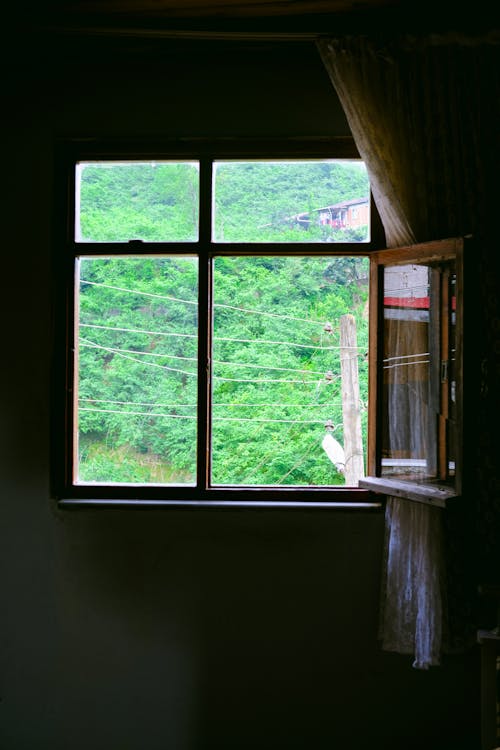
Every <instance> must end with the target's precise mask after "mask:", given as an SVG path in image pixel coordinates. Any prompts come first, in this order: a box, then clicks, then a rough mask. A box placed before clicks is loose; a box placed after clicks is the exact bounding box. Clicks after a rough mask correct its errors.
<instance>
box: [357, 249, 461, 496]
mask: <svg viewBox="0 0 500 750" xmlns="http://www.w3.org/2000/svg"><path fill="white" fill-rule="evenodd" d="M471 242H472V238H461V237H458V238H448V239H444V240H438V241H435V242H427V243H422V244H416V245H410V246H405V247H398V248H394V249H390V250H381V251H378V252H374V253H372V254H371V256H370V355H369V356H370V367H369V420H368V425H369V428H368V461H367V476H366V477H364V478H363V479H362V480H360V482H359V486H360V487H364V488H365V489H369V490H371V491H372V492H375V493H377V494H382V495H392V496H396V497H401V498H404V499H407V500H412V501H417V502H423V503H427V504H430V505H436V506H439V507H445V506H446V504H447V502H448V501H449V500H450V499H452V498H456V497H458V496H460V495H461V494H462V485H463V403H464V399H463V371H464V359H463V338H464V316H463V307H464V306H463V296H464V255H465V252H464V251H465V246H466V245H468V244H470V243H471ZM469 252H470V250H468V251H467V253H469ZM448 261H453V262H454V264H455V268H456V309H455V314H456V322H455V341H456V347H455V349H456V350H455V363H454V367H455V383H456V387H455V401H456V420H455V426H454V429H455V431H456V432H455V441H456V456H455V477H454V481H453V482H452V483H451V485H450V483H447V484H445V483H444V482H443V483H441V482H440V481H439V480H438V479H436V480H435V481H429V482H425V483H421V482H416V481H411V480H398V479H391V478H388V477H384V476H383V475H382V470H381V465H382V413H381V410H382V396H381V393H382V382H383V374H382V366H383V362H382V359H383V354H382V351H383V333H382V332H383V304H384V299H383V297H384V289H383V274H384V269H385V268H387V267H389V266H398V265H407V264H430V265H432V264H441V263H446V262H448ZM443 304H444V303H443ZM439 314H440V315H441V311H440V312H439ZM440 335H441V345H442V346H445V347H446V346H447V343H448V342H447V339H446V336H447V330H446V326H444V327H443V328H442V329H441V334H440ZM438 377H439V375H437V376H436V375H434V379H435V380H436V381H437V382H436V383H435V385H434V387H436V388H438V389H439V388H441V389H442V388H443V386H440V385H439V381H438V380H437V378H438ZM442 397H443V393H441V399H442ZM443 419H444V417H440V418H439V420H440V424H439V426H438V441H437V454H436V460H437V461H438V462H439V461H441V466H442V465H443V462H444V461H445V460H446V459H445V457H444V456H443V455H442V450H440V448H439V446H440V445H442V440H440V439H439V434H442V430H443V425H442V422H443Z"/></svg>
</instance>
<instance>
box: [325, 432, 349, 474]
mask: <svg viewBox="0 0 500 750" xmlns="http://www.w3.org/2000/svg"><path fill="white" fill-rule="evenodd" d="M321 447H322V448H323V450H324V451H325V453H326V455H327V456H328V458H329V459H330V461H331V462H332V464H335V468H336V469H337V471H339V472H340V473H341V474H343V473H344V472H345V453H344V449H343V448H342V446H341V445H340V443H339V442H338V440H335V438H334V437H333V435H332V434H331V433H330V432H327V433H326V435H325V437H324V438H323V442H322V443H321Z"/></svg>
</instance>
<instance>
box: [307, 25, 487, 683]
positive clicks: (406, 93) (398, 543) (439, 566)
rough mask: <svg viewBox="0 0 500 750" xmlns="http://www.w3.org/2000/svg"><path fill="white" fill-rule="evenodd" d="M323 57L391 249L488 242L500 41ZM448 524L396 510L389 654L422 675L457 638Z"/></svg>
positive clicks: (385, 43)
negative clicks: (451, 618)
mask: <svg viewBox="0 0 500 750" xmlns="http://www.w3.org/2000/svg"><path fill="white" fill-rule="evenodd" d="M317 47H318V50H319V53H320V56H321V58H322V60H323V63H324V65H325V67H326V70H327V71H328V73H329V75H330V78H331V81H332V83H333V86H334V87H335V90H336V92H337V94H338V96H339V99H340V101H341V104H342V106H343V108H344V111H345V114H346V117H347V120H348V123H349V125H350V128H351V132H352V134H353V137H354V139H355V142H356V145H357V148H358V151H359V153H360V155H361V157H362V159H363V160H364V161H365V163H366V165H367V169H368V172H369V175H370V179H371V185H372V191H373V195H374V200H375V203H376V205H377V209H378V212H379V214H380V217H381V219H382V223H383V226H384V230H385V235H386V243H387V247H397V246H399V245H407V244H412V243H414V242H424V241H427V240H436V239H443V238H446V237H452V236H458V235H465V234H468V233H474V234H475V235H476V236H478V235H479V236H480V235H481V234H483V235H484V234H486V235H487V234H488V230H487V227H488V224H490V226H491V222H492V219H493V216H494V215H496V214H497V209H494V203H493V200H492V193H493V194H494V191H492V190H491V187H492V186H493V185H496V183H497V180H498V177H497V176H495V175H494V174H493V171H494V170H493V171H492V169H491V168H490V173H488V162H490V163H491V165H494V164H497V163H498V162H496V160H495V158H494V152H495V144H497V143H498V133H497V130H496V128H497V123H498V119H497V116H496V115H497V114H498V101H497V98H496V96H495V95H496V93H497V91H498V89H495V88H493V89H492V87H491V82H492V79H493V76H492V70H495V69H498V54H497V52H498V35H497V34H496V35H494V38H493V37H491V36H490V35H487V36H485V37H482V38H480V39H476V38H474V37H467V36H464V35H461V36H460V37H459V36H457V35H456V34H450V35H445V36H436V35H432V36H421V37H416V36H408V35H403V36H400V37H397V38H387V39H374V38H369V37H367V36H359V37H356V36H352V37H341V38H324V39H319V40H318V42H317ZM492 66H493V67H492ZM490 178H491V179H490ZM492 209H494V210H493V211H492ZM490 234H491V236H494V235H493V233H492V232H490ZM443 512H444V511H442V510H441V509H437V508H433V507H430V506H428V505H424V504H420V503H415V502H409V501H406V500H402V499H398V498H388V499H387V504H386V517H385V547H384V550H385V556H384V570H383V581H382V601H381V626H380V627H381V632H380V636H381V641H382V647H383V648H384V649H386V650H391V651H396V652H398V653H402V654H413V655H414V662H413V664H414V666H415V667H416V668H419V669H428V668H429V667H430V666H433V665H438V664H439V663H440V658H441V653H442V650H443V632H444V630H445V628H446V627H447V623H446V606H445V604H444V597H445V582H446V571H445V564H444V555H443V550H444V540H443V523H442V521H443V519H442V513H443Z"/></svg>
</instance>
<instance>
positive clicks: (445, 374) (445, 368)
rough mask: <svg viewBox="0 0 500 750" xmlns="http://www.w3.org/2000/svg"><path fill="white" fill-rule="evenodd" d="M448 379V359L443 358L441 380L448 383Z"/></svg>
mask: <svg viewBox="0 0 500 750" xmlns="http://www.w3.org/2000/svg"><path fill="white" fill-rule="evenodd" d="M447 380H448V360H447V359H442V360H441V382H442V383H446V381H447Z"/></svg>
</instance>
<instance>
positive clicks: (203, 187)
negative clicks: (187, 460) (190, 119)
mask: <svg viewBox="0 0 500 750" xmlns="http://www.w3.org/2000/svg"><path fill="white" fill-rule="evenodd" d="M211 233H212V161H211V159H208V158H207V159H202V160H201V161H200V226H199V238H200V240H199V242H200V253H199V259H198V274H199V277H198V301H199V304H198V410H197V413H198V429H197V472H196V475H197V487H198V490H199V491H203V490H205V489H206V488H207V487H208V484H209V481H210V457H211V439H210V433H211V422H212V415H211V383H210V370H211V367H210V353H211V348H212V343H211V338H212V322H213V321H212V258H211V252H210V241H211Z"/></svg>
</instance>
